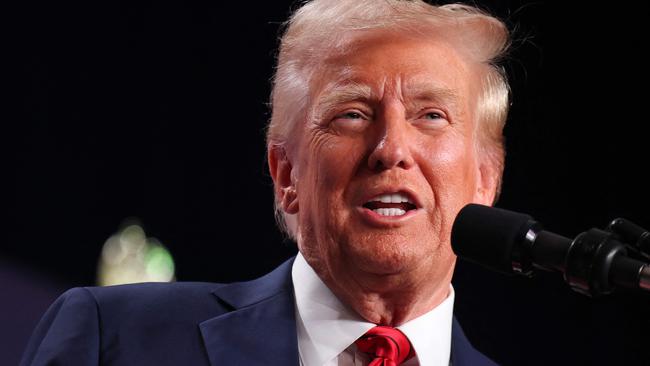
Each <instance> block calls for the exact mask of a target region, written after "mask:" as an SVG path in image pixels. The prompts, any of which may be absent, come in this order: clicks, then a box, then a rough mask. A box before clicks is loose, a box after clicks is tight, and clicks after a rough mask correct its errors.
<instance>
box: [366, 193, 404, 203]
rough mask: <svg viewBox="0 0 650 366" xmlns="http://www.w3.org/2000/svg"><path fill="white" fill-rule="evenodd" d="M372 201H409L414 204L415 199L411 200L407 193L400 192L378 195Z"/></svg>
mask: <svg viewBox="0 0 650 366" xmlns="http://www.w3.org/2000/svg"><path fill="white" fill-rule="evenodd" d="M370 202H381V203H402V202H408V203H411V204H413V201H411V200H410V199H409V198H408V197H406V196H405V195H403V194H400V193H393V194H382V195H381V196H377V197H375V198H373V199H371V200H370Z"/></svg>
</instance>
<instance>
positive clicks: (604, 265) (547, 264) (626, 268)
mask: <svg viewBox="0 0 650 366" xmlns="http://www.w3.org/2000/svg"><path fill="white" fill-rule="evenodd" d="M539 227H540V226H539V225H534V226H532V227H531V228H530V230H529V231H528V233H527V234H526V237H525V239H524V243H522V244H523V245H522V246H521V247H520V250H521V252H520V253H518V256H517V257H518V258H517V261H513V271H514V272H517V273H520V274H523V275H527V276H530V275H531V274H532V269H533V267H535V268H539V269H544V270H548V271H559V272H562V273H563V274H564V280H565V281H566V282H567V283H568V284H569V286H571V288H572V289H573V290H575V291H577V292H579V293H582V294H585V295H587V296H590V297H598V296H602V295H607V294H610V293H611V292H612V291H613V290H614V289H615V288H616V287H625V288H631V289H643V290H646V291H650V263H648V262H647V260H648V259H649V258H650V232H648V230H645V229H643V228H641V227H640V226H638V225H636V224H634V223H632V222H630V221H628V220H626V219H621V218H618V219H615V220H613V221H612V222H611V223H610V224H609V225H608V226H607V228H606V229H605V230H600V229H596V228H593V229H590V230H588V231H585V232H583V233H581V234H579V235H578V236H576V238H575V239H574V240H570V239H567V238H565V237H562V236H559V235H556V234H553V233H551V232H547V231H543V230H539ZM537 240H543V241H544V242H545V243H546V245H544V246H541V245H537V246H536V245H535V242H536V241H537ZM548 243H551V245H548ZM628 243H631V244H628ZM635 257H636V258H635Z"/></svg>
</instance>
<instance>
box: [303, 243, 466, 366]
mask: <svg viewBox="0 0 650 366" xmlns="http://www.w3.org/2000/svg"><path fill="white" fill-rule="evenodd" d="M291 276H292V280H293V284H294V291H295V295H296V330H297V335H298V350H299V352H300V357H301V359H302V360H303V364H305V365H324V364H325V363H326V362H328V361H329V360H332V359H334V358H335V357H337V356H338V355H339V354H340V353H342V352H343V351H344V350H345V349H346V348H348V347H349V346H350V345H351V344H352V343H354V341H356V340H357V339H358V338H359V337H361V336H362V335H363V334H364V333H366V332H367V331H368V330H370V329H371V328H372V327H374V326H375V324H373V323H370V322H367V321H365V320H363V319H362V318H361V317H360V316H359V315H358V314H357V313H356V312H354V311H353V310H352V309H350V308H348V307H347V306H346V305H344V304H343V303H342V302H341V301H340V300H339V299H338V298H337V297H336V296H335V295H334V294H333V293H332V291H331V290H330V289H329V288H328V287H327V286H326V285H325V283H323V281H322V280H321V279H320V277H318V275H317V274H316V272H314V270H313V269H312V268H311V266H310V265H309V264H308V263H307V261H306V260H305V259H304V257H303V256H302V255H301V254H300V253H298V255H297V257H296V260H295V261H294V263H293V268H292V271H291ZM453 307H454V291H453V288H451V287H450V291H449V296H447V298H446V299H445V300H444V301H443V302H442V303H441V304H440V305H438V306H437V307H436V308H434V309H433V310H431V311H429V312H428V313H425V314H424V315H422V316H420V317H418V318H415V319H413V320H410V321H408V322H406V323H404V324H402V325H401V326H399V327H397V328H398V329H400V330H401V331H402V332H404V334H406V336H407V337H408V338H409V340H410V341H411V344H412V345H413V347H414V349H415V351H416V352H417V359H418V360H419V364H420V365H449V354H450V349H451V323H452V317H453Z"/></svg>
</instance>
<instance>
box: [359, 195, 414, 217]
mask: <svg viewBox="0 0 650 366" xmlns="http://www.w3.org/2000/svg"><path fill="white" fill-rule="evenodd" d="M363 208H366V209H368V210H370V211H372V212H373V213H375V214H376V215H379V216H383V217H400V216H405V215H407V214H408V213H409V212H410V211H415V210H417V209H418V206H417V205H416V203H415V201H414V200H413V198H412V197H411V196H410V194H408V193H406V192H397V193H384V194H380V195H378V196H375V197H373V198H371V199H370V200H368V202H366V203H364V204H363Z"/></svg>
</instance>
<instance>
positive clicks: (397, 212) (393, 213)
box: [373, 208, 406, 216]
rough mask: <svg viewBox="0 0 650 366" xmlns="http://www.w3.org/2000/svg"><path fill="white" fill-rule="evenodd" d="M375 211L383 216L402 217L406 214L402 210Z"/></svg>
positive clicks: (386, 209) (379, 209) (383, 209)
mask: <svg viewBox="0 0 650 366" xmlns="http://www.w3.org/2000/svg"><path fill="white" fill-rule="evenodd" d="M373 211H374V212H376V213H377V214H379V215H381V216H402V215H404V214H405V213H406V211H404V210H402V209H401V208H377V209H374V210H373Z"/></svg>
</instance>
